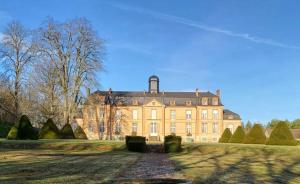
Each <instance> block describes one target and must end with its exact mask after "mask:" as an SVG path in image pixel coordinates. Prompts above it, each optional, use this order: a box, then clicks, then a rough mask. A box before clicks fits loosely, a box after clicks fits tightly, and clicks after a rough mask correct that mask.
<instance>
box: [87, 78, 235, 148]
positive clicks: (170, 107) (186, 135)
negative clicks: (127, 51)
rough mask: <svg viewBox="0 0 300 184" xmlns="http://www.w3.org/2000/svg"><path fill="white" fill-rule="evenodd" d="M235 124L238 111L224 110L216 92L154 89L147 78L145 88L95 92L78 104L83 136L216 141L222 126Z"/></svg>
mask: <svg viewBox="0 0 300 184" xmlns="http://www.w3.org/2000/svg"><path fill="white" fill-rule="evenodd" d="M239 125H241V118H240V116H239V115H238V114H236V113H234V112H232V111H230V110H227V109H224V105H223V104H222V103H221V92H220V90H217V91H216V93H215V94H213V93H211V92H200V91H199V90H198V89H196V90H195V92H165V91H160V86H159V78H158V77H157V76H154V75H153V76H151V77H150V78H149V88H148V91H137V92H135V91H113V90H111V89H110V90H108V91H96V92H94V93H92V94H91V95H89V96H88V99H87V101H86V103H85V105H84V107H83V121H82V125H81V126H82V128H83V130H84V131H85V133H86V135H87V137H88V138H89V139H109V138H112V139H123V138H124V137H125V136H126V135H139V136H145V137H146V138H147V139H148V140H149V141H163V139H164V136H166V135H170V134H176V135H178V136H181V137H182V138H183V141H191V142H217V141H218V139H219V138H220V136H221V135H222V133H223V131H224V129H225V128H229V129H230V130H231V131H232V132H234V131H235V129H236V128H237V127H238V126H239Z"/></svg>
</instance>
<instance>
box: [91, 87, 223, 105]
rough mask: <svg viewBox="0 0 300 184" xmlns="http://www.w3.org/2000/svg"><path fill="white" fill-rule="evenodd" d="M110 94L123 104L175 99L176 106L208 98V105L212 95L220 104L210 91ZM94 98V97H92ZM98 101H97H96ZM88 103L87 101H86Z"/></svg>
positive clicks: (121, 92)
mask: <svg viewBox="0 0 300 184" xmlns="http://www.w3.org/2000/svg"><path fill="white" fill-rule="evenodd" d="M108 94H109V91H99V90H98V91H96V92H94V93H92V94H91V97H92V96H97V95H100V96H108ZM111 96H112V97H113V98H118V99H119V100H120V101H122V103H124V104H132V101H133V100H136V101H137V102H138V103H139V104H145V103H147V102H149V101H150V100H152V99H156V100H157V101H159V102H161V103H163V104H165V105H170V102H171V101H175V104H176V106H181V105H185V104H186V102H187V101H191V103H192V104H191V105H193V106H196V105H202V104H201V103H202V98H204V97H206V98H207V99H208V105H212V97H217V98H218V99H219V100H218V106H222V103H221V100H220V98H219V97H218V96H217V95H215V94H213V93H211V92H209V91H208V92H198V96H197V95H196V92H159V93H148V92H144V91H112V94H111ZM93 99H94V98H93ZM97 103H98V102H97ZM86 104H88V102H87V103H86Z"/></svg>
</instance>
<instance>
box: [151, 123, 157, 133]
mask: <svg viewBox="0 0 300 184" xmlns="http://www.w3.org/2000/svg"><path fill="white" fill-rule="evenodd" d="M150 136H157V123H156V122H151V124H150Z"/></svg>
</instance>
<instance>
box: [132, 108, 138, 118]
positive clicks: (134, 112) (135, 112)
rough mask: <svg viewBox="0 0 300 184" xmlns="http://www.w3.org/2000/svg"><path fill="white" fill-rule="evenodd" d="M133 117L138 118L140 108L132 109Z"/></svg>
mask: <svg viewBox="0 0 300 184" xmlns="http://www.w3.org/2000/svg"><path fill="white" fill-rule="evenodd" d="M132 119H133V120H137V119H138V110H136V109H134V110H133V111H132Z"/></svg>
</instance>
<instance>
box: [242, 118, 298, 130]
mask: <svg viewBox="0 0 300 184" xmlns="http://www.w3.org/2000/svg"><path fill="white" fill-rule="evenodd" d="M280 121H283V122H285V123H286V124H287V125H288V127H289V128H292V129H296V128H300V119H295V120H293V121H289V120H281V119H272V120H271V121H270V122H268V124H267V125H266V126H265V128H275V127H276V125H277V124H278V123H279V122H280ZM252 126H253V123H251V122H250V121H248V122H247V123H246V124H244V128H245V129H246V130H247V129H250V128H251V127H252Z"/></svg>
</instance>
